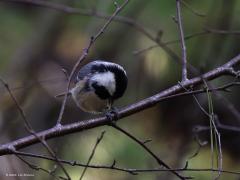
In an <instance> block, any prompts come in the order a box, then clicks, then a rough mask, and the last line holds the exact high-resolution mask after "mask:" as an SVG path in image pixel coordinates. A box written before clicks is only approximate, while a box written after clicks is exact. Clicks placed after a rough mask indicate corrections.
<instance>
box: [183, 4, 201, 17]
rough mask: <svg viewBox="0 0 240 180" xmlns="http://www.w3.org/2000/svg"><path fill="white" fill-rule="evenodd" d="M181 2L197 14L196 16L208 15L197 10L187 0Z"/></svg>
mask: <svg viewBox="0 0 240 180" xmlns="http://www.w3.org/2000/svg"><path fill="white" fill-rule="evenodd" d="M181 3H182V4H183V5H184V6H185V7H186V8H187V9H189V10H190V11H191V12H192V13H193V14H195V15H196V16H199V17H206V14H203V13H200V12H198V11H197V10H195V9H193V8H192V7H191V6H190V5H189V4H188V3H187V2H186V1H184V0H181Z"/></svg>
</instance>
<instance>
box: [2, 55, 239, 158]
mask: <svg viewBox="0 0 240 180" xmlns="http://www.w3.org/2000/svg"><path fill="white" fill-rule="evenodd" d="M239 63H240V54H238V55H237V56H236V57H234V58H233V59H231V60H230V61H229V62H227V63H226V64H224V65H222V66H220V67H217V68H215V69H213V70H211V71H209V72H207V73H205V74H203V75H202V76H198V77H195V78H192V79H189V80H188V81H186V82H184V83H181V85H179V84H176V85H174V86H172V87H170V88H168V89H166V90H163V91H161V92H160V93H158V94H156V95H154V96H151V97H149V98H146V99H144V100H141V101H139V102H137V103H135V104H132V105H129V106H127V107H125V108H122V109H120V110H119V119H122V118H124V117H127V116H130V115H132V114H135V113H137V112H140V111H142V110H144V109H147V108H150V107H153V106H154V105H156V104H157V103H158V102H160V101H163V100H165V99H167V97H168V96H171V95H174V94H176V93H179V92H181V91H183V90H184V89H183V87H185V88H187V87H190V86H196V85H198V84H202V83H203V82H202V78H204V79H207V80H212V79H215V78H217V77H220V76H223V75H235V76H236V75H237V74H238V73H237V72H235V71H234V70H233V66H236V65H238V64H239ZM107 124H109V120H108V118H106V117H100V118H95V119H89V120H85V121H79V122H76V123H72V124H67V125H63V126H61V127H60V128H57V127H53V128H51V129H48V130H45V131H41V132H39V133H37V135H38V137H45V139H46V140H47V139H51V138H55V137H59V136H64V135H67V134H71V133H74V132H80V131H83V130H87V129H91V128H95V127H99V126H103V125H107ZM38 142H39V140H38V139H37V138H36V137H35V136H33V135H30V136H27V137H24V138H21V139H18V140H15V141H13V142H10V143H6V144H3V145H1V146H0V155H1V156H2V155H5V154H11V153H13V152H12V147H14V148H15V149H16V150H18V149H22V148H24V147H28V146H30V145H32V144H36V143H38Z"/></svg>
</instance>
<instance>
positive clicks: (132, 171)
mask: <svg viewBox="0 0 240 180" xmlns="http://www.w3.org/2000/svg"><path fill="white" fill-rule="evenodd" d="M14 154H17V155H21V156H27V157H33V158H40V159H45V160H50V161H55V160H54V159H53V158H52V157H48V156H44V155H38V154H32V153H26V152H21V151H16V152H15V153H14ZM59 160H60V161H61V162H62V163H65V164H67V165H70V166H80V167H88V168H93V169H109V170H115V171H121V172H126V173H130V174H132V175H137V173H146V172H168V171H178V172H181V171H182V172H185V171H186V172H187V171H192V172H218V171H219V170H218V169H211V168H198V169H196V168H177V169H171V170H169V169H162V168H161V169H160V168H152V169H136V168H121V167H117V166H116V162H115V161H114V163H113V164H111V165H107V166H106V165H91V164H89V165H86V164H82V163H79V162H77V161H69V160H63V159H59ZM221 172H222V173H227V174H233V175H240V172H236V171H229V170H222V171H221Z"/></svg>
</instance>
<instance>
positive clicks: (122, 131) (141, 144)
mask: <svg viewBox="0 0 240 180" xmlns="http://www.w3.org/2000/svg"><path fill="white" fill-rule="evenodd" d="M110 126H112V127H113V128H115V129H117V130H118V131H120V132H121V133H123V134H125V135H126V136H128V137H129V138H131V139H132V140H134V141H135V142H136V143H137V144H139V145H140V146H141V147H142V148H143V149H145V151H147V152H148V153H149V154H150V155H151V156H152V157H153V158H154V159H155V160H156V161H157V163H158V164H159V166H163V167H164V168H166V169H168V170H170V171H171V169H172V168H171V167H169V166H168V165H167V164H166V163H165V162H163V161H162V160H161V159H160V158H159V157H158V156H157V155H156V154H154V153H153V152H152V151H151V150H150V149H149V148H148V147H147V146H146V145H145V144H144V143H142V142H141V141H140V140H138V139H137V138H136V137H135V136H133V135H132V134H130V133H129V132H127V131H126V130H124V129H122V128H121V127H119V126H117V125H116V123H110ZM171 172H172V173H173V174H175V175H176V176H177V177H179V178H180V179H183V180H184V179H187V178H186V177H184V176H182V175H180V174H178V173H177V172H175V171H171Z"/></svg>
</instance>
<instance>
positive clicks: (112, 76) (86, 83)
mask: <svg viewBox="0 0 240 180" xmlns="http://www.w3.org/2000/svg"><path fill="white" fill-rule="evenodd" d="M127 83H128V78H127V74H126V71H125V70H124V69H123V67H122V66H120V65H118V64H115V63H111V62H106V61H101V60H96V61H92V62H90V63H88V64H86V65H85V66H83V67H82V68H81V69H80V70H79V72H78V74H77V76H76V81H75V86H74V87H73V88H72V89H71V90H70V94H71V95H72V98H73V100H74V101H75V103H76V104H77V106H78V107H79V108H80V109H82V110H83V111H85V112H89V113H93V114H97V113H107V112H108V111H109V110H112V108H113V107H112V105H113V102H114V101H115V100H116V99H118V98H120V97H122V96H123V94H124V92H125V90H126V88H127Z"/></svg>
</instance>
